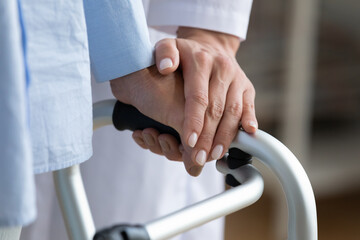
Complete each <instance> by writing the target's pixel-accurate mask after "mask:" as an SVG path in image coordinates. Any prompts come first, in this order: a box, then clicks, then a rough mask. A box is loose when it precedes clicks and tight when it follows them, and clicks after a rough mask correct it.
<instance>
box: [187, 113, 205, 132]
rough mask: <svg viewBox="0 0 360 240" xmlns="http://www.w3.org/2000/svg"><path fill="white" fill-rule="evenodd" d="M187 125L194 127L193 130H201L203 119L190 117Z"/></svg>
mask: <svg viewBox="0 0 360 240" xmlns="http://www.w3.org/2000/svg"><path fill="white" fill-rule="evenodd" d="M188 123H189V125H190V124H191V126H193V127H195V129H200V130H201V129H202V127H203V123H204V119H203V118H202V117H200V116H192V117H190V118H189V119H188Z"/></svg>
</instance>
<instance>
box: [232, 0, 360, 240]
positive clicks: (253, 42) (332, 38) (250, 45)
mask: <svg viewBox="0 0 360 240" xmlns="http://www.w3.org/2000/svg"><path fill="white" fill-rule="evenodd" d="M359 11H360V2H359V1H356V0H342V1H340V0H326V1H325V0H322V1H319V0H314V1H313V0H294V1H285V0H272V1H256V0H255V1H254V2H253V8H252V14H251V19H250V26H249V31H248V37H247V40H246V42H244V43H242V46H241V47H240V50H239V52H238V56H237V57H238V61H239V63H240V66H241V67H242V68H243V70H244V71H245V73H246V74H247V76H248V77H249V79H250V80H251V81H252V82H253V84H254V86H255V89H256V91H257V96H256V108H257V111H256V112H257V116H258V120H259V126H260V128H261V129H263V130H265V131H267V132H269V133H271V134H272V135H274V136H275V137H276V138H278V139H280V140H281V141H283V142H284V143H285V145H287V146H288V147H289V148H290V149H291V151H293V152H294V154H295V155H296V156H297V157H298V158H299V160H300V161H301V162H302V164H303V166H304V168H305V170H306V171H307V173H308V175H309V177H310V181H311V183H312V185H313V188H314V191H315V197H316V201H317V207H318V226H319V239H320V240H339V239H342V240H356V239H360V227H359V226H360V205H359V203H360V27H359V25H358V24H359V23H360V14H359ZM257 165H258V167H259V168H261V169H262V172H263V173H264V177H265V192H264V195H263V197H262V198H261V199H260V200H259V202H258V203H256V204H254V205H253V206H251V207H249V208H246V209H245V210H242V211H239V212H237V213H234V214H232V215H230V216H228V217H227V218H226V240H235V239H237V240H238V239H247V240H251V239H264V240H265V239H269V240H270V239H271V240H273V239H286V236H287V235H286V234H287V233H286V227H287V219H286V217H287V216H286V215H287V209H286V202H285V199H284V196H283V195H282V191H281V187H280V185H279V184H278V182H277V180H276V179H275V177H274V176H272V174H271V173H269V172H268V171H266V168H265V167H263V166H261V165H259V164H257Z"/></svg>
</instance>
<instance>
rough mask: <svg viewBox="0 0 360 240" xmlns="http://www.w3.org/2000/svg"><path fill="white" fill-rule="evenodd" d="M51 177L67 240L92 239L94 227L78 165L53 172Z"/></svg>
mask: <svg viewBox="0 0 360 240" xmlns="http://www.w3.org/2000/svg"><path fill="white" fill-rule="evenodd" d="M53 177H54V183H55V189H56V194H57V196H58V199H59V203H60V207H61V211H62V214H63V218H64V222H65V226H66V230H67V233H68V236H69V239H72V240H90V239H92V238H93V236H94V234H95V225H94V221H93V219H92V216H91V211H90V207H89V203H88V201H87V198H86V193H85V189H84V185H83V182H82V179H81V173H80V168H79V165H74V166H71V167H69V168H65V169H62V170H59V171H54V173H53Z"/></svg>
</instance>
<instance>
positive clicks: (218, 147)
mask: <svg viewBox="0 0 360 240" xmlns="http://www.w3.org/2000/svg"><path fill="white" fill-rule="evenodd" d="M223 150H224V147H223V145H221V144H219V145H216V147H214V149H213V150H212V152H211V158H212V159H213V160H216V159H219V158H220V156H221V154H222V152H223Z"/></svg>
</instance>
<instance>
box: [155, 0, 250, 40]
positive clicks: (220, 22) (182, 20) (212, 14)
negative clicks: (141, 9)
mask: <svg viewBox="0 0 360 240" xmlns="http://www.w3.org/2000/svg"><path fill="white" fill-rule="evenodd" d="M251 5H252V0H237V1H236V0H152V1H150V4H149V15H148V24H149V26H151V27H155V28H157V29H159V30H161V31H165V32H168V33H172V34H174V33H175V32H176V30H177V27H178V26H187V27H197V28H203V29H209V30H213V31H219V32H224V33H228V34H232V35H235V36H238V37H239V38H240V39H242V40H244V39H246V33H247V28H248V24H249V17H250V11H251Z"/></svg>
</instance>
